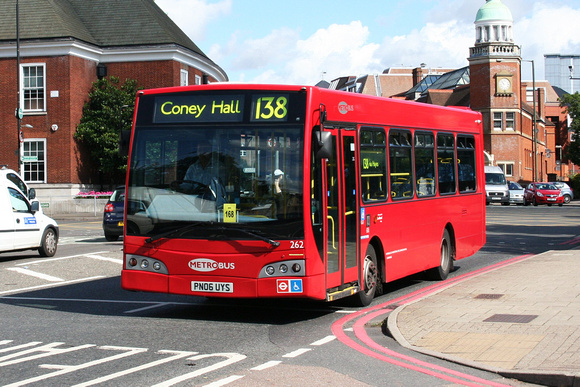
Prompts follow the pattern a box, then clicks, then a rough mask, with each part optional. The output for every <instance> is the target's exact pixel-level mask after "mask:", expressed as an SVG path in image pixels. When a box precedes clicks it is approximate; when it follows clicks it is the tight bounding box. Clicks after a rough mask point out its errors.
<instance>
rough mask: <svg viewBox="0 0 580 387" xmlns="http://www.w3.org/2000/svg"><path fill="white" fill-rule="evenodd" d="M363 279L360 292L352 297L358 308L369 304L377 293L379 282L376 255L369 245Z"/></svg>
mask: <svg viewBox="0 0 580 387" xmlns="http://www.w3.org/2000/svg"><path fill="white" fill-rule="evenodd" d="M363 264H364V267H363V278H362V284H361V289H360V291H359V292H358V293H357V294H356V295H355V296H354V297H355V299H356V304H357V305H358V306H367V305H369V304H370V303H371V301H372V300H373V298H374V297H375V293H376V292H377V286H378V283H379V281H380V278H379V268H378V266H377V253H376V252H375V249H374V247H373V246H371V245H369V247H368V249H367V253H366V255H365V260H364V263H363Z"/></svg>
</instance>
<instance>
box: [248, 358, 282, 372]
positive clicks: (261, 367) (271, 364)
mask: <svg viewBox="0 0 580 387" xmlns="http://www.w3.org/2000/svg"><path fill="white" fill-rule="evenodd" d="M280 363H282V362H281V361H280V360H271V361H268V362H266V363H264V364H260V365H259V366H256V367H254V368H250V370H251V371H262V370H265V369H267V368H271V367H275V366H277V365H278V364H280Z"/></svg>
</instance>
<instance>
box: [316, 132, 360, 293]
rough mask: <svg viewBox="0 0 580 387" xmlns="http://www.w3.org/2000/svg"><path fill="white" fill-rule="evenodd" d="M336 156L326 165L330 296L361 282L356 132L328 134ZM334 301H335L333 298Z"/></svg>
mask: <svg viewBox="0 0 580 387" xmlns="http://www.w3.org/2000/svg"><path fill="white" fill-rule="evenodd" d="M329 131H330V132H331V133H332V147H333V155H332V157H331V158H329V159H328V160H327V161H326V165H325V169H326V170H325V177H326V178H325V179H324V181H323V186H324V187H323V192H326V205H325V209H326V211H325V212H326V214H325V215H326V226H327V232H326V233H325V236H326V248H325V252H324V255H325V261H326V289H327V291H328V292H329V293H330V294H333V293H336V294H337V297H336V298H340V297H342V296H344V295H339V293H340V292H341V291H343V290H345V289H350V288H351V286H350V285H353V284H355V283H356V282H357V281H358V279H359V272H360V270H358V249H357V246H358V244H357V241H358V236H357V231H358V227H357V214H358V211H357V187H356V182H357V177H356V176H357V171H358V168H357V167H356V165H357V164H356V152H355V149H356V143H355V141H356V140H355V139H356V136H355V134H356V131H354V130H352V131H347V130H344V129H332V130H329ZM331 299H332V298H331Z"/></svg>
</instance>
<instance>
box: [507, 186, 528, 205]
mask: <svg viewBox="0 0 580 387" xmlns="http://www.w3.org/2000/svg"><path fill="white" fill-rule="evenodd" d="M508 187H509V189H510V203H513V204H524V188H523V187H522V186H521V185H519V184H518V183H516V182H515V181H508Z"/></svg>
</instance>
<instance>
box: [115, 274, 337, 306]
mask: <svg viewBox="0 0 580 387" xmlns="http://www.w3.org/2000/svg"><path fill="white" fill-rule="evenodd" d="M317 284H322V285H317ZM121 286H122V288H123V289H125V290H133V291H144V292H155V293H171V294H184V295H190V296H201V297H220V298H228V297H229V298H280V297H289V298H312V299H318V300H324V299H326V291H325V289H324V276H323V275H321V276H317V277H308V278H306V277H286V278H284V277H274V278H260V279H254V278H239V277H219V278H212V277H211V276H171V277H169V276H167V275H165V274H157V273H149V272H143V271H136V270H123V271H122V273H121Z"/></svg>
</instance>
